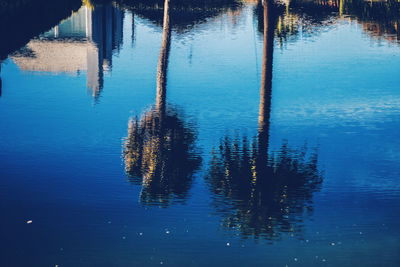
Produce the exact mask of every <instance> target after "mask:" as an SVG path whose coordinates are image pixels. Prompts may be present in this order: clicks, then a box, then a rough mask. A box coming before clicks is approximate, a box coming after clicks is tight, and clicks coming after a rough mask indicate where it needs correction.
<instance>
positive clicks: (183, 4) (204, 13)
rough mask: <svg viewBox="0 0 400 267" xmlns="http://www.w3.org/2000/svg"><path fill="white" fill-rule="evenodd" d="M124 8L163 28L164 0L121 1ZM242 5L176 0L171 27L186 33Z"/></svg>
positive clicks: (228, 1)
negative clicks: (197, 25)
mask: <svg viewBox="0 0 400 267" xmlns="http://www.w3.org/2000/svg"><path fill="white" fill-rule="evenodd" d="M119 3H120V4H121V6H122V7H124V8H126V9H129V10H132V12H133V13H134V14H136V15H138V16H140V17H143V18H146V19H148V20H150V21H151V22H153V23H154V24H156V25H159V26H161V25H162V23H163V21H162V19H163V1H162V0H149V1H143V0H120V1H119ZM241 5H242V3H241V2H240V1H239V0H201V1H193V0H176V1H174V2H173V6H171V10H170V15H171V27H172V28H173V29H174V30H176V31H177V32H186V31H188V30H189V29H191V28H192V27H193V26H194V25H196V24H199V23H202V22H205V21H206V20H207V19H208V18H211V17H215V16H217V15H219V14H221V13H224V12H228V11H233V10H237V9H238V8H240V6H241Z"/></svg>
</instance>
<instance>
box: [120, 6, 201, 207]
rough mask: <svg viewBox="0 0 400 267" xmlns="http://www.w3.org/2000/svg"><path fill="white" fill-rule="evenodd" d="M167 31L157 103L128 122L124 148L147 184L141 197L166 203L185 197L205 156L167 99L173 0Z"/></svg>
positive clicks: (133, 171) (131, 168) (134, 172)
mask: <svg viewBox="0 0 400 267" xmlns="http://www.w3.org/2000/svg"><path fill="white" fill-rule="evenodd" d="M163 18H164V19H163V33H162V42H161V50H160V57H159V60H158V69H157V96H156V104H155V106H154V107H152V108H151V109H150V110H149V111H148V112H146V113H145V114H144V115H143V116H142V117H141V118H140V120H138V119H136V118H134V119H131V120H130V121H129V124H128V137H127V139H126V143H125V148H124V158H125V169H126V172H127V173H128V175H129V176H130V177H132V178H133V180H132V181H135V180H136V178H138V177H140V179H141V183H142V186H143V189H142V192H141V196H140V198H141V201H142V203H145V204H157V205H162V206H166V205H168V204H169V203H170V202H171V201H172V200H175V199H176V200H184V199H185V198H186V196H187V192H188V190H189V188H190V185H191V182H192V177H193V175H194V172H195V171H196V170H197V169H198V168H199V167H200V164H201V158H200V157H199V156H198V155H197V154H196V153H195V140H196V132H195V131H193V130H192V129H193V125H190V124H188V123H186V122H185V121H184V120H183V118H182V116H180V114H179V110H178V109H177V108H174V107H172V106H170V105H168V104H167V103H166V93H167V92H166V85H167V68H168V57H169V51H170V41H171V40H170V39H171V27H170V11H169V0H165V4H164V16H163Z"/></svg>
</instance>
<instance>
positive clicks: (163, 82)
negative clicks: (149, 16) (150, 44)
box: [156, 0, 171, 114]
mask: <svg viewBox="0 0 400 267" xmlns="http://www.w3.org/2000/svg"><path fill="white" fill-rule="evenodd" d="M169 2H170V0H165V2H164V19H163V32H162V41H161V50H160V56H159V58H158V68H157V100H156V109H157V110H158V112H160V113H161V114H163V113H165V108H166V103H165V101H166V94H167V91H166V86H167V68H168V58H169V51H170V44H171V28H170V22H169V15H170V12H169Z"/></svg>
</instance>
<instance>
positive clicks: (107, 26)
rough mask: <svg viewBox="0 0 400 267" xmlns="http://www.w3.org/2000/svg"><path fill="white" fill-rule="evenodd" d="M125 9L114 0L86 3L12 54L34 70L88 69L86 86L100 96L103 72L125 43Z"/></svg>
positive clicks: (22, 66)
mask: <svg viewBox="0 0 400 267" xmlns="http://www.w3.org/2000/svg"><path fill="white" fill-rule="evenodd" d="M123 18H124V11H122V10H120V9H119V8H118V7H117V6H116V5H115V4H114V3H111V2H107V3H103V4H96V5H89V4H87V5H83V6H82V7H81V8H80V9H79V10H78V11H76V12H74V13H73V14H72V15H71V16H70V17H69V18H68V19H66V20H63V21H61V22H60V24H58V25H57V26H55V27H53V28H52V29H51V30H50V31H47V32H45V33H44V34H42V35H40V36H39V37H38V38H35V39H33V40H31V41H30V42H29V43H28V44H27V45H26V46H25V47H24V48H23V49H21V50H19V51H18V52H16V53H14V54H13V55H12V59H13V61H14V62H15V63H16V64H17V65H18V66H19V68H20V69H22V70H25V71H35V72H51V73H71V74H79V73H80V72H81V71H86V72H87V87H88V89H89V90H90V92H91V94H92V96H93V97H94V98H95V99H97V98H98V97H99V95H100V92H101V90H102V88H103V85H104V78H103V77H104V72H106V71H110V70H111V68H112V56H113V54H115V53H117V52H119V50H120V48H121V45H122V36H123Z"/></svg>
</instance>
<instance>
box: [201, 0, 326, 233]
mask: <svg viewBox="0 0 400 267" xmlns="http://www.w3.org/2000/svg"><path fill="white" fill-rule="evenodd" d="M261 5H262V12H263V16H262V19H263V33H264V39H263V60H262V77H261V86H260V106H259V116H258V132H257V136H256V138H254V139H253V140H254V141H253V142H252V143H251V144H250V146H249V144H248V139H247V138H246V137H243V139H242V140H240V139H239V138H238V139H234V140H232V139H231V138H230V137H229V136H226V137H225V138H223V139H222V141H221V143H220V146H219V150H218V151H214V150H213V153H212V156H213V157H212V160H211V164H210V165H211V166H210V169H209V173H208V175H207V180H208V182H209V183H210V185H211V189H212V191H213V193H214V194H215V197H216V198H215V205H216V208H217V210H221V213H222V214H223V215H222V216H223V225H224V226H225V227H227V228H234V229H237V230H239V231H240V233H241V234H242V235H243V236H245V237H247V236H253V237H255V238H258V237H260V236H263V237H265V238H268V239H276V238H278V236H279V234H280V233H281V232H288V231H297V230H300V228H301V227H300V226H301V224H299V222H301V221H302V216H303V215H304V213H305V212H304V211H311V210H312V202H311V199H312V196H313V192H315V191H316V190H318V189H319V185H320V183H321V182H322V177H321V175H320V173H319V171H318V170H317V155H316V153H315V154H313V155H311V156H309V157H308V158H306V153H305V150H304V149H303V150H294V149H289V147H288V146H287V144H285V143H284V144H283V145H282V147H281V149H280V151H279V152H278V153H277V155H274V156H273V155H269V153H268V150H269V128H270V127H269V126H270V113H271V93H272V59H273V46H274V33H275V32H274V31H275V18H274V4H273V2H272V0H264V1H263V2H262V3H261ZM249 147H251V149H249ZM227 210H230V212H227Z"/></svg>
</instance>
